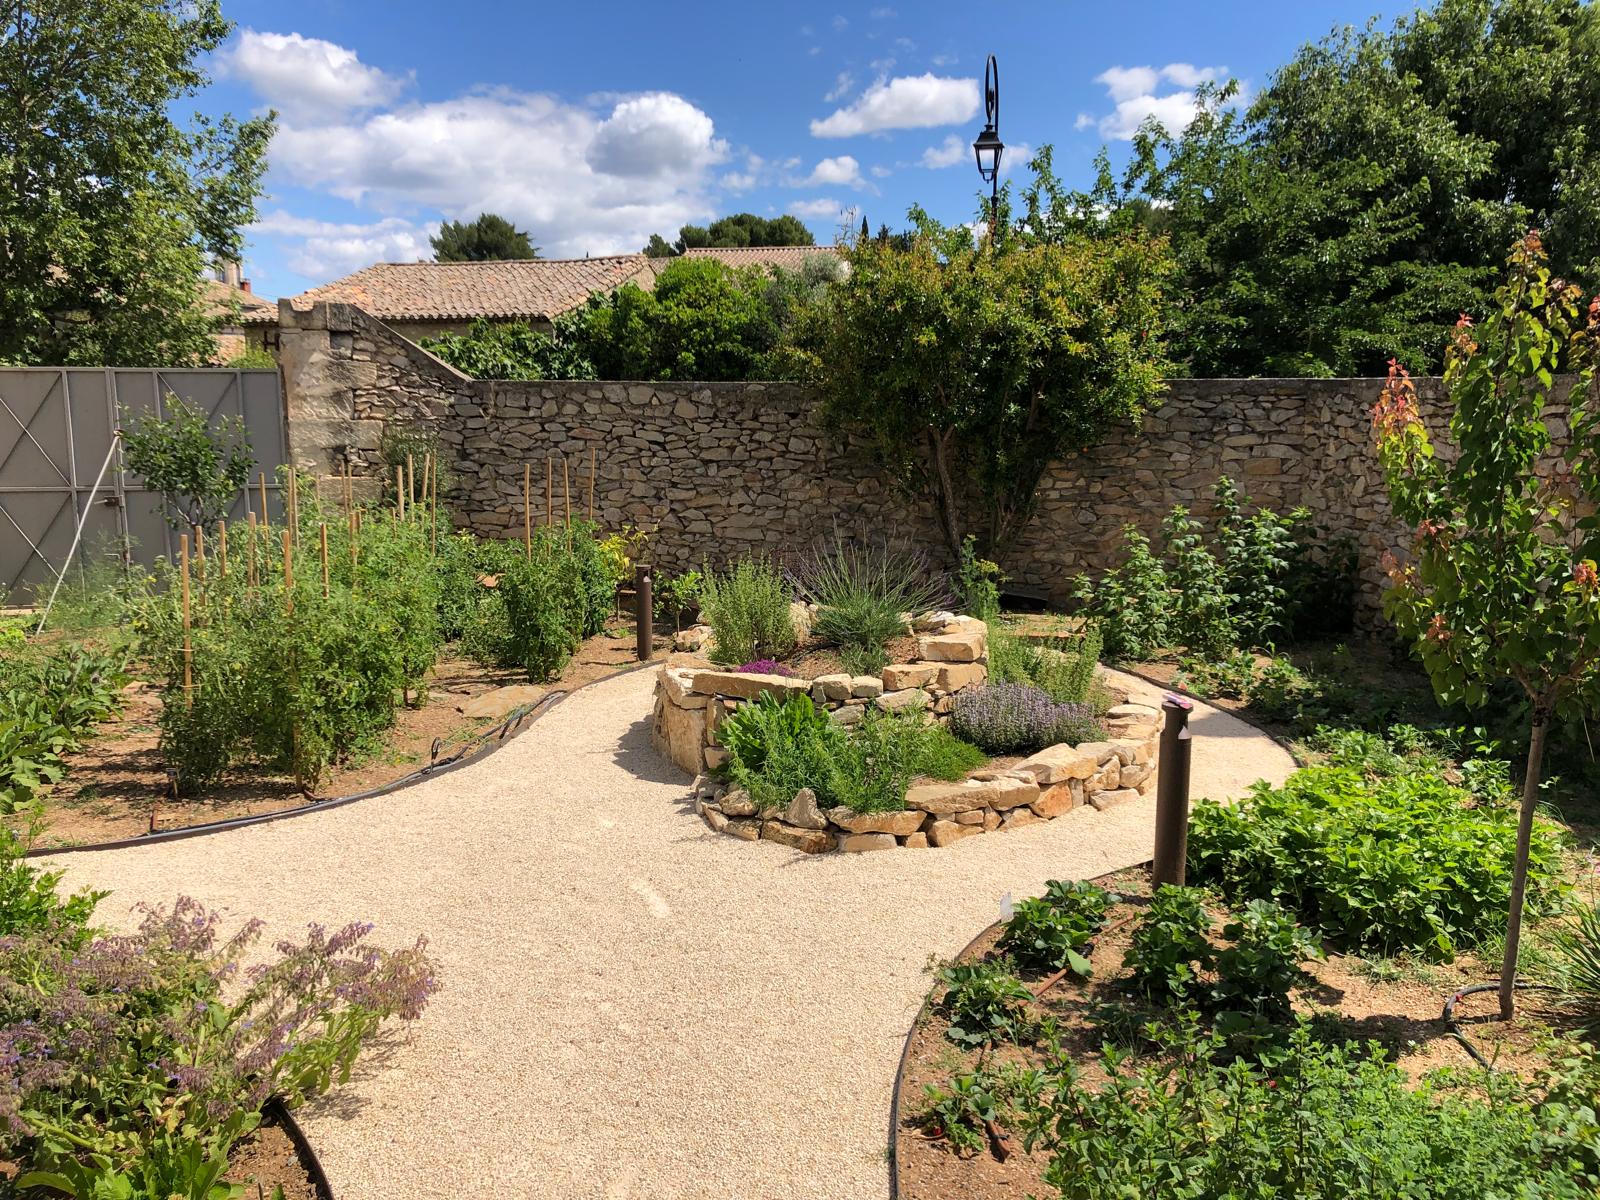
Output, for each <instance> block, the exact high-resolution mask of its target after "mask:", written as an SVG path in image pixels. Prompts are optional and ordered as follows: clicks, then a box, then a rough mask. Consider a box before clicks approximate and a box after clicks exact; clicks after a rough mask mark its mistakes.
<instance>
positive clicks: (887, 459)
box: [800, 209, 1170, 560]
mask: <svg viewBox="0 0 1600 1200" xmlns="http://www.w3.org/2000/svg"><path fill="white" fill-rule="evenodd" d="M911 218H912V222H913V225H914V227H915V232H914V234H913V235H912V237H911V239H910V244H909V246H906V247H904V248H902V246H901V245H899V244H897V242H896V241H895V240H894V239H890V240H887V241H868V242H863V243H860V244H858V245H856V246H854V247H852V248H850V249H849V251H848V252H847V258H848V260H849V264H850V270H849V273H848V274H847V275H846V276H845V278H844V279H842V280H841V281H840V282H838V283H836V284H834V285H833V287H832V288H831V289H830V291H829V293H828V296H829V298H828V301H827V302H826V303H824V304H822V305H820V306H818V307H817V308H816V309H815V310H814V312H813V315H812V317H811V318H810V319H809V320H807V321H806V322H804V324H803V332H802V333H801V335H800V340H801V341H802V342H803V343H804V346H805V351H806V359H807V362H808V364H809V374H810V376H811V378H813V379H814V380H815V381H816V382H817V383H818V384H819V385H820V387H821V388H822V391H823V396H824V402H823V409H822V413H823V416H824V419H825V420H826V421H827V422H828V423H829V424H830V425H832V426H834V427H836V428H840V429H846V430H850V431H853V432H856V433H859V434H860V435H862V436H863V437H864V438H865V440H866V443H867V444H868V446H869V447H870V448H871V449H872V450H873V451H874V453H875V454H876V456H877V458H878V459H879V461H880V462H881V463H882V464H883V465H884V466H885V468H886V469H887V470H888V471H889V472H890V473H891V474H892V475H893V477H894V478H895V479H896V480H897V481H898V482H899V483H900V485H901V486H902V487H903V488H904V489H905V490H906V491H907V492H908V493H909V494H910V495H912V496H914V497H916V498H918V499H923V500H926V501H928V502H930V503H931V505H932V506H933V509H934V511H935V513H936V514H937V516H938V519H939V522H940V527H941V529H942V531H943V533H944V537H945V541H946V544H947V545H948V547H949V550H950V553H951V555H952V556H953V557H959V556H960V554H961V547H962V542H963V539H964V537H965V536H966V534H967V533H968V532H973V533H975V534H976V535H977V537H978V540H979V548H980V550H981V551H982V552H983V554H984V556H985V557H989V558H995V559H996V560H1003V555H1004V553H1005V551H1006V550H1007V549H1008V548H1009V547H1010V546H1011V545H1012V544H1013V543H1014V542H1015V540H1016V538H1017V537H1018V535H1019V534H1021V532H1022V531H1023V529H1024V528H1025V527H1026V526H1027V524H1028V521H1029V519H1030V518H1031V517H1032V515H1033V511H1034V503H1035V493H1036V491H1037V488H1038V484H1039V480H1040V478H1041V477H1042V476H1043V474H1044V472H1045V470H1046V468H1047V467H1048V466H1049V464H1050V463H1051V462H1052V461H1054V460H1057V459H1059V458H1062V457H1063V456H1066V455H1069V454H1072V453H1075V452H1078V451H1081V450H1082V449H1084V448H1086V447H1088V446H1090V445H1092V444H1093V443H1094V442H1095V441H1097V440H1098V439H1099V438H1100V437H1101V436H1102V435H1103V434H1104V433H1105V432H1106V431H1107V430H1108V429H1109V428H1110V427H1111V426H1113V425H1115V424H1117V423H1119V422H1127V421H1132V420H1133V419H1135V418H1136V417H1137V416H1138V415H1139V414H1140V413H1142V412H1143V411H1144V410H1145V409H1146V407H1148V406H1149V405H1150V404H1151V403H1152V402H1153V401H1154V400H1155V398H1156V397H1157V396H1158V395H1159V394H1160V392H1161V390H1162V383H1161V380H1162V377H1163V375H1164V373H1165V372H1166V369H1167V366H1168V364H1167V362H1166V359H1165V357H1164V353H1163V349H1162V342H1161V336H1160V331H1161V326H1162V319H1161V318H1162V315H1161V306H1162V303H1163V293H1162V287H1163V281H1164V279H1165V277H1166V276H1167V275H1168V273H1169V270H1170V262H1169V259H1168V256H1167V251H1166V247H1165V245H1164V243H1162V242H1161V241H1160V240H1159V239H1149V238H1146V237H1144V236H1142V235H1138V234H1127V235H1115V236H1110V235H1108V236H1105V237H1100V238H1088V237H1077V238H1072V239H1063V240H1061V241H1060V242H1058V243H1043V242H1030V241H1027V240H1024V239H1021V238H1014V237H1004V238H1002V239H1001V242H1000V244H999V245H998V246H996V245H994V244H992V243H990V242H989V241H988V240H987V239H985V240H984V241H983V242H981V243H977V244H975V243H974V241H973V239H972V235H971V233H970V231H969V230H968V229H967V228H966V227H965V226H956V227H954V228H946V227H944V226H942V225H940V224H938V223H937V222H935V221H934V220H932V219H931V218H930V217H928V216H927V214H926V213H924V212H922V211H921V210H920V209H913V210H912V213H911ZM969 500H971V501H973V502H975V505H976V513H973V512H971V511H969V505H968V501H969Z"/></svg>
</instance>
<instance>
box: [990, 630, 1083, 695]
mask: <svg viewBox="0 0 1600 1200" xmlns="http://www.w3.org/2000/svg"><path fill="white" fill-rule="evenodd" d="M1103 649H1104V640H1103V638H1102V635H1101V632H1100V625H1099V623H1098V622H1095V621H1088V622H1085V623H1084V626H1083V628H1082V629H1080V630H1079V631H1078V632H1077V633H1075V634H1063V635H1061V636H1060V637H1057V638H1054V639H1052V641H1051V642H1050V643H1049V644H1048V645H1042V644H1040V643H1039V642H1037V641H1034V640H1032V639H1029V638H1020V637H1018V636H1017V635H1016V634H1014V633H1011V632H1010V631H1009V630H1007V629H1005V628H1004V627H1003V626H1001V625H1000V624H998V623H997V622H990V624H989V681H990V682H991V683H1018V684H1022V685H1024V686H1026V687H1031V688H1037V689H1038V690H1039V691H1041V692H1043V693H1044V694H1045V695H1047V696H1049V697H1050V699H1052V700H1054V701H1055V702H1056V703H1057V704H1088V705H1091V706H1093V707H1094V708H1095V709H1096V710H1103V709H1105V708H1108V707H1110V704H1109V698H1108V696H1107V693H1106V691H1105V688H1104V687H1103V686H1102V685H1101V683H1100V681H1099V676H1098V669H1099V666H1100V654H1101V651H1102V650H1103Z"/></svg>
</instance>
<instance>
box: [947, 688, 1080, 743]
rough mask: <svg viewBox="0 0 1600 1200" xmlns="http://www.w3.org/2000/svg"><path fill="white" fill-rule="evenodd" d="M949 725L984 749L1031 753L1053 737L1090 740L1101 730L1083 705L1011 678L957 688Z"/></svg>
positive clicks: (1069, 740)
mask: <svg viewBox="0 0 1600 1200" xmlns="http://www.w3.org/2000/svg"><path fill="white" fill-rule="evenodd" d="M950 728H951V731H952V732H953V733H955V734H956V736H958V737H960V738H962V739H964V740H966V741H969V742H971V743H972V744H973V745H975V746H977V747H978V748H979V749H981V750H983V751H985V752H986V753H989V754H1015V753H1022V754H1031V753H1033V752H1034V751H1036V750H1042V749H1043V748H1044V747H1046V746H1052V745H1055V744H1056V743H1057V742H1071V743H1073V744H1078V743H1081V742H1091V741H1094V740H1095V739H1097V738H1099V737H1101V736H1103V735H1104V732H1105V731H1104V728H1103V727H1102V726H1101V725H1100V723H1099V722H1098V721H1097V720H1096V719H1095V714H1094V710H1093V708H1091V707H1090V706H1089V705H1087V704H1057V703H1056V702H1055V701H1053V700H1051V699H1050V697H1049V696H1047V695H1045V693H1043V692H1042V691H1040V690H1039V689H1038V688H1033V687H1027V686H1024V685H1022V684H1017V683H997V684H989V685H986V686H982V687H971V688H966V689H964V690H963V691H961V692H958V693H957V694H956V702H955V707H954V708H953V709H951V713H950Z"/></svg>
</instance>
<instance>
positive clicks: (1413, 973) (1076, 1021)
mask: <svg viewBox="0 0 1600 1200" xmlns="http://www.w3.org/2000/svg"><path fill="white" fill-rule="evenodd" d="M1099 882H1100V883H1101V885H1102V886H1103V887H1106V888H1107V889H1108V890H1110V891H1113V892H1117V893H1119V894H1120V895H1122V896H1123V897H1124V903H1122V904H1120V905H1118V906H1116V907H1115V908H1113V909H1112V911H1111V913H1110V914H1109V924H1108V927H1107V929H1106V930H1105V931H1104V932H1103V933H1102V934H1101V935H1100V937H1099V939H1098V941H1097V942H1096V944H1095V947H1094V951H1093V953H1092V954H1091V955H1090V956H1089V957H1090V962H1091V963H1092V964H1093V967H1094V974H1093V975H1092V977H1091V978H1090V979H1089V980H1087V981H1082V980H1078V979H1076V978H1075V977H1073V976H1067V977H1066V978H1064V979H1062V980H1061V981H1060V982H1058V983H1056V984H1054V985H1053V986H1051V987H1050V988H1049V989H1048V990H1046V991H1045V992H1044V993H1043V995H1042V996H1041V997H1040V998H1039V999H1038V1000H1037V1001H1036V1004H1037V1006H1038V1007H1039V1008H1040V1009H1041V1010H1042V1011H1043V1012H1047V1013H1049V1014H1050V1015H1052V1016H1053V1017H1054V1018H1055V1019H1056V1020H1057V1022H1059V1025H1060V1029H1061V1037H1062V1044H1063V1046H1064V1047H1066V1048H1067V1049H1069V1050H1070V1051H1071V1053H1072V1056H1073V1059H1074V1061H1075V1062H1076V1063H1077V1064H1078V1066H1079V1067H1080V1068H1081V1069H1082V1071H1083V1075H1084V1079H1085V1081H1086V1083H1088V1084H1089V1085H1090V1086H1095V1085H1098V1084H1100V1083H1103V1082H1104V1081H1105V1075H1104V1072H1103V1071H1102V1070H1101V1068H1100V1061H1099V1058H1100V1051H1101V1046H1102V1044H1103V1043H1104V1042H1105V1040H1106V1033H1105V1032H1104V1029H1103V1028H1102V1026H1101V1023H1100V1021H1099V1020H1098V1019H1097V1017H1096V1013H1097V1011H1098V1012H1105V1011H1107V1010H1112V1011H1116V1010H1119V1009H1120V1010H1121V1011H1122V1012H1126V1013H1131V1014H1135V1027H1136V1026H1137V1022H1138V1021H1140V1020H1142V1019H1144V1014H1146V1013H1150V1012H1151V1010H1149V1009H1148V1006H1146V1005H1144V1003H1143V1002H1142V1001H1141V1000H1140V998H1139V997H1138V996H1137V995H1136V994H1134V993H1132V992H1131V991H1130V990H1129V989H1128V988H1127V987H1126V986H1125V985H1124V984H1122V983H1120V982H1119V977H1120V976H1121V975H1122V956H1123V954H1124V952H1125V951H1126V950H1127V947H1128V940H1129V937H1130V935H1131V932H1132V928H1133V922H1134V919H1136V918H1137V916H1138V914H1139V912H1140V911H1141V909H1142V908H1143V907H1144V905H1145V904H1146V903H1147V901H1148V896H1149V876H1148V873H1147V872H1146V870H1145V869H1143V868H1138V869H1135V870H1132V871H1127V872H1121V873H1119V874H1117V875H1114V876H1111V877H1109V878H1107V879H1102V880H1100V881H1099ZM1213 911H1216V910H1215V907H1214V906H1213ZM1222 915H1223V914H1222V913H1220V912H1217V917H1218V925H1219V928H1220V924H1221V919H1222ZM999 935H1000V927H999V926H998V925H996V926H993V927H991V928H990V929H988V930H986V931H985V932H984V933H983V934H982V935H981V936H980V937H979V938H978V940H977V941H976V942H975V943H974V944H973V946H972V947H970V948H969V949H968V951H967V952H966V954H965V955H964V956H963V960H964V961H965V960H966V959H970V958H981V957H984V956H987V955H990V954H992V952H993V949H994V945H995V942H996V941H997V940H998V938H999ZM1307 971H1308V973H1309V974H1310V975H1311V977H1312V981H1313V982H1312V984H1311V986H1309V987H1308V988H1306V989H1304V990H1303V991H1301V992H1299V993H1297V995H1296V998H1295V1008H1296V1011H1297V1012H1300V1013H1304V1014H1306V1015H1308V1016H1314V1017H1316V1018H1318V1020H1319V1023H1320V1024H1322V1026H1323V1029H1324V1031H1325V1033H1326V1036H1328V1037H1329V1038H1330V1039H1333V1040H1339V1041H1346V1040H1354V1041H1360V1042H1366V1041H1369V1040H1371V1041H1376V1042H1379V1043H1380V1044H1382V1045H1383V1046H1384V1047H1385V1048H1386V1049H1387V1050H1388V1051H1389V1052H1390V1053H1392V1054H1393V1055H1395V1056H1396V1058H1397V1061H1398V1062H1399V1063H1400V1065H1401V1067H1402V1068H1403V1069H1404V1070H1405V1071H1406V1072H1407V1073H1408V1074H1409V1075H1411V1076H1412V1077H1413V1078H1418V1077H1420V1076H1421V1075H1423V1074H1424V1073H1426V1072H1428V1071H1431V1070H1434V1069H1436V1068H1439V1067H1446V1066H1453V1067H1471V1066H1472V1062H1471V1060H1470V1059H1469V1058H1468V1056H1467V1054H1466V1051H1465V1050H1463V1049H1462V1047H1461V1046H1460V1044H1459V1043H1458V1042H1456V1041H1455V1040H1454V1039H1453V1038H1451V1037H1450V1035H1449V1030H1448V1028H1447V1026H1446V1025H1445V1023H1444V1020H1443V1019H1442V1011H1443V1006H1444V999H1445V997H1446V996H1448V995H1449V994H1450V993H1452V992H1454V991H1456V990H1457V989H1459V988H1462V987H1466V986H1468V985H1471V984H1475V983H1482V982H1485V981H1487V980H1490V979H1493V978H1494V976H1495V973H1496V972H1495V969H1494V967H1493V966H1491V965H1490V964H1488V963H1484V962H1482V961H1480V960H1477V959H1475V958H1473V957H1471V956H1463V957H1462V958H1461V959H1459V960H1457V961H1456V962H1453V963H1448V964H1428V963H1401V964H1396V965H1394V966H1393V967H1392V969H1389V970H1384V971H1382V972H1380V971H1377V970H1375V969H1374V967H1373V966H1372V964H1369V963H1367V962H1365V961H1363V960H1361V959H1356V958H1352V957H1348V956H1344V955H1337V954H1330V955H1329V957H1328V958H1327V960H1326V961H1324V962H1320V963H1316V962H1314V963H1308V964H1307ZM1021 977H1022V979H1023V980H1024V981H1025V982H1026V983H1028V984H1029V985H1030V986H1032V987H1034V988H1035V989H1037V988H1038V986H1039V985H1040V984H1041V983H1042V982H1043V981H1044V980H1045V979H1046V978H1048V977H1047V976H1042V975H1038V974H1028V973H1022V975H1021ZM1518 1005H1519V1009H1518V1015H1517V1018H1516V1020H1514V1021H1512V1022H1510V1023H1509V1024H1504V1023H1502V1022H1500V1020H1499V1014H1498V1009H1497V1007H1496V1002H1495V997H1494V995H1493V993H1486V994H1480V995H1476V996H1472V997H1468V998H1467V999H1466V1000H1464V1001H1463V1002H1462V1003H1461V1004H1460V1005H1458V1006H1457V1014H1458V1017H1459V1018H1460V1019H1461V1023H1462V1026H1463V1029H1464V1031H1465V1032H1466V1033H1467V1035H1468V1036H1469V1037H1471V1038H1473V1039H1474V1041H1475V1042H1476V1043H1477V1045H1478V1047H1479V1049H1480V1050H1481V1051H1482V1052H1483V1053H1484V1055H1485V1056H1486V1057H1487V1058H1489V1059H1490V1061H1492V1062H1493V1063H1494V1064H1495V1066H1496V1068H1497V1069H1501V1070H1515V1071H1519V1072H1522V1073H1524V1074H1532V1073H1533V1072H1535V1071H1536V1070H1537V1069H1538V1068H1539V1067H1540V1066H1542V1065H1543V1063H1544V1059H1543V1058H1542V1057H1541V1055H1540V1054H1539V1051H1538V1046H1539V1044H1540V1042H1541V1041H1542V1040H1543V1038H1544V1037H1545V1036H1547V1035H1548V1033H1549V1031H1550V1029H1551V1028H1552V1027H1560V1028H1571V1027H1572V1026H1573V1024H1574V1023H1575V1017H1574V1016H1573V1014H1571V1013H1566V1012H1563V1011H1562V1010H1561V1008H1560V1007H1559V1005H1558V1004H1557V1003H1556V1002H1555V1001H1554V1000H1553V999H1552V998H1551V997H1550V996H1549V995H1548V994H1547V993H1540V992H1527V993H1523V994H1522V995H1521V996H1520V998H1519V1000H1518ZM948 1025H949V1022H948V1021H947V1020H945V1019H944V1017H943V1015H942V1014H941V1013H940V1012H939V1011H938V1010H937V1009H935V1008H928V1009H924V1011H923V1012H922V1014H920V1015H919V1016H918V1018H917V1021H916V1024H915V1025H914V1027H913V1029H912V1033H911V1039H910V1044H909V1050H908V1053H907V1056H906V1061H905V1066H904V1070H903V1072H902V1075H901V1078H900V1126H899V1128H898V1130H897V1131H896V1133H897V1141H896V1161H895V1169H896V1171H897V1174H898V1183H899V1195H900V1196H901V1197H902V1200H949V1198H950V1197H955V1196H960V1197H963V1200H1022V1198H1023V1197H1025V1196H1029V1195H1044V1194H1048V1193H1049V1192H1050V1189H1048V1188H1046V1187H1045V1186H1044V1183H1043V1178H1042V1175H1043V1171H1044V1168H1045V1165H1046V1163H1047V1161H1048V1159H1047V1155H1046V1154H1045V1153H1044V1152H1043V1151H1041V1152H1039V1153H1038V1154H1036V1155H1033V1156H1030V1155H1027V1154H1025V1153H1023V1150H1022V1145H1021V1142H1020V1140H1019V1139H1016V1138H1012V1139H1010V1140H1009V1143H1008V1147H1007V1148H1008V1150H1009V1155H1008V1157H1006V1158H1005V1159H1004V1161H1002V1160H1001V1159H1000V1158H999V1157H997V1155H996V1153H995V1149H994V1147H993V1145H990V1146H989V1147H987V1148H986V1149H985V1150H984V1151H983V1152H981V1153H979V1154H977V1155H974V1156H973V1157H970V1158H963V1157H958V1156H957V1154H956V1153H955V1152H954V1151H953V1150H952V1149H951V1148H950V1146H949V1144H948V1143H947V1142H945V1141H944V1140H943V1139H942V1138H940V1137H937V1136H934V1135H932V1134H931V1133H930V1131H929V1129H928V1128H927V1125H926V1122H925V1119H924V1114H925V1112H926V1108H927V1105H926V1101H925V1098H924V1089H925V1088H926V1087H927V1086H928V1085H930V1084H931V1085H938V1086H944V1085H946V1084H947V1083H948V1081H949V1079H950V1077H951V1076H952V1075H954V1074H957V1073H960V1072H965V1071H971V1070H973V1069H974V1068H975V1067H977V1066H978V1065H979V1063H980V1061H981V1059H982V1058H983V1054H982V1053H980V1052H978V1051H967V1050H962V1049H961V1048H959V1047H957V1046H956V1045H955V1044H954V1043H952V1042H950V1041H949V1040H948V1039H947V1038H946V1037H945V1030H946V1029H947V1028H948ZM987 1054H988V1058H989V1061H990V1063H991V1064H993V1063H996V1062H1000V1061H1006V1060H1013V1061H1020V1062H1025V1063H1037V1062H1038V1061H1039V1055H1038V1050H1037V1048H1034V1047H1012V1046H1006V1047H997V1048H995V1049H993V1050H990V1051H988V1052H987Z"/></svg>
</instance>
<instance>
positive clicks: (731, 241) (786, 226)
mask: <svg viewBox="0 0 1600 1200" xmlns="http://www.w3.org/2000/svg"><path fill="white" fill-rule="evenodd" d="M652 244H653V241H652ZM816 244H817V243H816V239H815V238H813V237H812V236H811V231H810V230H809V229H807V228H806V227H805V224H804V223H803V222H802V221H801V220H800V219H799V218H798V217H791V216H790V215H789V214H787V213H785V214H784V215H783V216H781V217H762V216H757V215H756V214H755V213H734V214H733V215H732V216H731V217H719V218H718V219H717V220H715V221H713V222H711V224H710V225H709V226H705V225H685V226H684V227H683V228H682V229H680V230H678V244H677V248H676V251H675V253H680V254H681V253H682V252H683V251H684V250H693V249H699V248H701V247H706V246H719V247H735V248H737V247H740V246H814V245H816ZM649 252H650V251H649V248H648V247H647V248H646V250H645V253H647V254H648V253H649Z"/></svg>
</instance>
